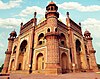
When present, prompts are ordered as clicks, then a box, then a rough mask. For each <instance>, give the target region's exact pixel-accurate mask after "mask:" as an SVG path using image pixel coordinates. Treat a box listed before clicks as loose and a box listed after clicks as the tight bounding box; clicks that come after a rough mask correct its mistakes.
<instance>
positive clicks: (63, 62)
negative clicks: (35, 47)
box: [61, 53, 68, 73]
mask: <svg viewBox="0 0 100 79" xmlns="http://www.w3.org/2000/svg"><path fill="white" fill-rule="evenodd" d="M61 67H62V73H66V72H67V71H68V58H67V55H66V54H65V53H62V55H61Z"/></svg>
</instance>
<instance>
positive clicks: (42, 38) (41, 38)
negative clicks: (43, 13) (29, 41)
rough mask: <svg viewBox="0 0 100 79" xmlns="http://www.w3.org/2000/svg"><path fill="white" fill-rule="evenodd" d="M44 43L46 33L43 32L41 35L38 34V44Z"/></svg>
mask: <svg viewBox="0 0 100 79" xmlns="http://www.w3.org/2000/svg"><path fill="white" fill-rule="evenodd" d="M43 43H44V34H43V33H41V34H40V35H39V36H38V45H42V44H43Z"/></svg>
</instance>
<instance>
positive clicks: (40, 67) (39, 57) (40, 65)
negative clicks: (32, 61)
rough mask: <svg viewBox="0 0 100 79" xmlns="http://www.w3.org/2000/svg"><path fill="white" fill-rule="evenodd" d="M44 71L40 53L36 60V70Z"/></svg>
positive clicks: (42, 58) (42, 57)
mask: <svg viewBox="0 0 100 79" xmlns="http://www.w3.org/2000/svg"><path fill="white" fill-rule="evenodd" d="M43 69H44V56H43V54H42V53H39V54H38V55H37V58H36V70H43Z"/></svg>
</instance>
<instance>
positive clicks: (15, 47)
mask: <svg viewBox="0 0 100 79" xmlns="http://www.w3.org/2000/svg"><path fill="white" fill-rule="evenodd" d="M16 49H17V46H14V49H13V54H15V53H16Z"/></svg>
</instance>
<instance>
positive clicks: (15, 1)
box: [0, 0, 22, 9]
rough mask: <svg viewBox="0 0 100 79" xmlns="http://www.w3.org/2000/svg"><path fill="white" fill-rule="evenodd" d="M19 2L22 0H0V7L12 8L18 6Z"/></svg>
mask: <svg viewBox="0 0 100 79" xmlns="http://www.w3.org/2000/svg"><path fill="white" fill-rule="evenodd" d="M21 2H22V0H10V1H9V2H7V3H3V2H2V1H1V0H0V9H11V8H14V7H17V6H19V5H20V3H21Z"/></svg>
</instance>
